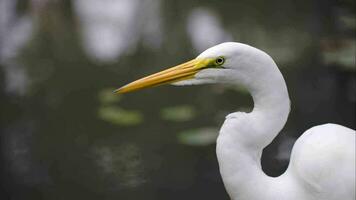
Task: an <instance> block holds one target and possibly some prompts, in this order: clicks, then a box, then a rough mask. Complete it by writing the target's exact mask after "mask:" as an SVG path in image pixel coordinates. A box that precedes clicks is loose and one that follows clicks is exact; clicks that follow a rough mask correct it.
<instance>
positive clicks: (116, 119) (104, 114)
mask: <svg viewBox="0 0 356 200" xmlns="http://www.w3.org/2000/svg"><path fill="white" fill-rule="evenodd" d="M98 115H99V117H100V118H101V119H103V120H104V121H107V122H110V123H113V124H117V125H122V126H134V125H138V124H140V123H142V121H143V115H142V113H141V112H139V111H132V110H124V109H122V108H120V107H117V106H103V107H101V108H99V112H98Z"/></svg>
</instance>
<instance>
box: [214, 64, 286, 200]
mask: <svg viewBox="0 0 356 200" xmlns="http://www.w3.org/2000/svg"><path fill="white" fill-rule="evenodd" d="M238 81H239V84H242V85H244V86H245V87H246V88H247V89H248V90H249V91H250V93H251V96H252V98H253V101H254V109H253V111H252V112H251V113H240V112H237V113H232V114H230V115H228V116H227V119H226V121H225V122H224V125H223V127H222V129H221V131H220V134H219V138H218V141H217V156H218V159H219V166H220V172H221V174H222V177H223V181H224V184H225V187H226V189H227V191H228V193H229V194H230V196H231V198H232V199H239V200H244V199H264V198H262V197H263V195H262V194H265V195H268V196H271V197H275V194H266V191H267V190H266V187H267V188H273V187H274V186H275V185H276V181H274V180H275V179H274V178H271V177H269V176H267V175H266V174H265V173H264V172H263V170H262V167H261V155H262V151H263V148H265V147H266V146H267V145H268V144H270V143H271V142H272V140H273V139H274V138H275V137H276V136H277V134H278V133H279V131H280V130H281V129H282V128H283V126H284V124H285V123H286V120H287V118H288V114H289V110H290V103H289V96H288V91H287V87H286V84H285V81H284V79H283V76H282V74H281V73H280V71H279V69H278V68H277V66H275V67H273V70H271V72H269V73H268V74H264V75H263V76H261V77H259V78H258V79H244V78H243V77H240V78H239V79H238ZM268 191H272V190H270V189H269V190H268Z"/></svg>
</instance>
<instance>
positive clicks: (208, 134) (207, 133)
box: [178, 127, 219, 146]
mask: <svg viewBox="0 0 356 200" xmlns="http://www.w3.org/2000/svg"><path fill="white" fill-rule="evenodd" d="M218 135H219V129H218V128H213V127H205V128H199V129H191V130H187V131H183V132H181V133H179V134H178V141H179V142H180V143H182V144H186V145H191V146H207V145H211V144H214V143H215V142H216V138H217V137H218Z"/></svg>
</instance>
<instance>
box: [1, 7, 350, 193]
mask: <svg viewBox="0 0 356 200" xmlns="http://www.w3.org/2000/svg"><path fill="white" fill-rule="evenodd" d="M355 9H356V5H355V1H353V0H349V1H347V0H344V1H341V0H339V1H336V0H335V1H332V0H298V1H285V0H273V1H263V0H223V1H214V0H204V1H203V0H195V1H191V0H179V1H175V0H100V1H97V0H73V1H69V0H62V1H59V0H28V1H25V0H0V134H1V135H0V184H1V185H0V199H2V200H7V199H11V200H41V199H44V200H52V199H56V200H62V199H63V200H64V199H65V200H71V199H76V200H77V199H87V200H92V199H93V200H95V199H108V200H111V199H115V200H118V199H124V200H126V199H129V200H131V199H133V200H136V199H137V200H140V199H145V200H151V199H152V200H161V199H162V200H163V199H172V200H175V199H177V200H181V199H185V200H193V199H194V200H195V199H219V200H227V199H229V198H228V196H227V194H226V192H225V189H224V186H223V183H222V180H221V178H220V174H219V170H218V163H217V159H216V155H215V139H216V137H217V134H218V130H219V127H220V126H221V125H222V123H223V121H224V118H225V115H227V114H228V113H230V112H233V111H237V110H240V111H249V110H251V108H252V106H253V102H252V100H251V98H250V96H249V94H248V93H247V92H246V91H244V89H243V88H237V87H234V88H232V87H224V86H221V85H207V86H191V87H174V86H163V87H158V88H155V89H147V90H143V91H141V92H137V93H130V94H127V95H124V96H118V95H113V94H112V90H113V89H115V88H117V87H119V86H122V85H123V84H125V83H127V82H129V81H132V80H134V79H136V78H139V77H142V76H143V75H146V74H149V73H152V72H156V71H158V70H161V69H164V68H167V67H170V66H174V65H176V64H179V63H181V62H183V61H186V60H189V59H192V58H194V57H196V56H197V55H198V54H199V53H200V52H201V51H203V50H205V49H206V48H209V47H211V46H213V45H216V44H219V43H221V42H225V41H237V42H243V43H248V44H250V45H252V46H255V47H257V48H260V49H262V50H264V51H266V52H267V53H268V54H270V55H271V56H272V57H273V58H274V59H275V61H276V62H277V64H278V65H279V67H280V69H281V71H282V73H283V74H284V76H285V79H286V82H287V85H288V88H289V92H290V97H291V101H292V109H291V114H290V117H289V120H288V123H287V124H286V126H285V128H284V129H283V130H282V132H281V134H280V135H279V136H278V137H277V138H276V140H275V141H274V142H273V143H272V144H271V145H269V146H268V147H267V148H266V149H265V151H264V154H263V158H262V165H263V168H264V171H265V172H266V173H267V174H268V175H270V176H278V175H280V174H281V173H282V172H283V171H284V170H285V169H286V167H287V165H288V161H289V155H290V150H291V148H292V145H293V143H294V141H295V140H296V138H298V137H299V136H300V135H301V134H302V133H303V132H304V131H305V130H306V129H308V128H310V127H311V126H314V125H318V124H321V123H326V122H333V123H339V124H342V125H345V126H348V127H350V128H353V129H355V101H356V93H355V91H356V77H355V69H356V67H355V53H356V43H355V33H356V18H355V11H356V10H355Z"/></svg>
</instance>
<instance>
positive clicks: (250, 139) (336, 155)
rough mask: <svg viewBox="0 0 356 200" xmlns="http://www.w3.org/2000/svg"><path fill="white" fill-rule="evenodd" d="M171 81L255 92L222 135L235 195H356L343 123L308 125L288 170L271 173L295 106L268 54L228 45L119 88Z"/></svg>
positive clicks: (350, 142)
mask: <svg viewBox="0 0 356 200" xmlns="http://www.w3.org/2000/svg"><path fill="white" fill-rule="evenodd" d="M166 83H172V84H174V85H193V84H205V83H224V84H232V85H239V86H243V87H245V88H246V89H247V90H248V91H249V92H250V94H251V96H252V98H253V101H254V108H253V110H252V111H251V112H250V113H243V112H235V113H231V114H229V115H228V116H227V117H226V119H225V122H224V124H223V126H222V128H221V130H220V133H219V136H218V139H217V145H216V153H217V158H218V161H219V167H220V173H221V176H222V179H223V182H224V185H225V188H226V190H227V192H228V193H229V195H230V197H231V199H232V200H354V199H355V170H356V168H355V167H356V166H355V136H356V134H355V130H352V129H349V128H346V127H343V126H340V125H336V124H324V125H320V126H315V127H312V128H310V129H308V130H307V131H306V132H305V133H304V134H303V135H302V136H301V137H300V138H299V139H298V140H297V141H296V143H295V145H294V147H293V150H292V155H291V159H290V163H289V166H288V168H287V170H286V172H285V173H283V174H282V175H280V176H279V177H270V176H267V175H266V174H265V173H264V172H263V170H262V167H261V155H262V151H263V149H264V148H265V147H266V146H267V145H268V144H270V143H271V142H272V140H273V139H274V138H275V137H276V136H277V135H278V133H279V132H280V130H281V129H282V128H283V127H284V125H285V123H286V121H287V118H288V115H289V111H290V100H289V95H288V90H287V86H286V84H285V81H284V78H283V76H282V74H281V72H280V71H279V69H278V67H277V65H276V64H275V62H274V61H273V59H272V58H271V57H270V56H269V55H268V54H266V53H265V52H263V51H261V50H259V49H256V48H254V47H251V46H249V45H245V44H242V43H235V42H228V43H222V44H220V45H217V46H214V47H212V48H210V49H207V50H206V51H204V52H203V53H201V54H200V55H199V56H198V57H197V58H196V59H194V60H192V61H189V62H187V63H184V64H182V65H178V66H176V67H173V68H170V69H167V70H164V71H162V72H159V73H156V74H153V75H150V76H148V77H145V78H142V79H139V80H137V81H135V82H132V83H130V84H128V85H126V86H124V87H122V88H120V89H118V90H117V92H118V93H125V92H129V91H133V90H138V89H141V88H145V87H150V86H157V85H161V84H166Z"/></svg>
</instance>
